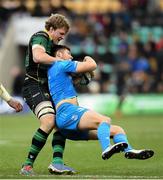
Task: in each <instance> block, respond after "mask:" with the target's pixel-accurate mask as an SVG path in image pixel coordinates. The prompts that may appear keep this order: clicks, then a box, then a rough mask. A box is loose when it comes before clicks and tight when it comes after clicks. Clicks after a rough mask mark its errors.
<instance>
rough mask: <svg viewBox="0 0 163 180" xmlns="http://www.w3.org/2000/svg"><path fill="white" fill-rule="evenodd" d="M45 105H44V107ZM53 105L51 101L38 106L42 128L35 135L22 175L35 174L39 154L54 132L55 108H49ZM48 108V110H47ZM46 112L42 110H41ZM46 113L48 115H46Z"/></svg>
mask: <svg viewBox="0 0 163 180" xmlns="http://www.w3.org/2000/svg"><path fill="white" fill-rule="evenodd" d="M42 104H44V105H42ZM50 105H51V102H50V101H46V102H44V103H40V104H39V105H38V106H37V108H36V109H37V110H40V115H41V116H40V117H39V116H37V117H38V118H39V122H40V127H39V129H37V131H36V132H35V133H34V135H33V137H32V143H31V146H30V148H29V152H28V156H27V158H26V160H25V162H24V164H23V167H22V169H21V171H20V173H21V174H24V175H29V174H32V173H33V170H32V168H33V165H34V162H35V160H36V158H37V156H38V154H39V152H40V151H41V149H42V148H43V147H44V145H45V143H46V141H47V138H48V135H49V134H50V132H51V131H52V129H53V128H54V110H53V107H52V106H51V108H49V107H50ZM46 107H48V108H46ZM42 108H43V109H44V110H41V109H42ZM45 111H46V113H45Z"/></svg>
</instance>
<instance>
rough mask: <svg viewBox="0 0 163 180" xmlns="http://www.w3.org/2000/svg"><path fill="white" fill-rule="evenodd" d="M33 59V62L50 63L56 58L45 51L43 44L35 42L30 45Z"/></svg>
mask: <svg viewBox="0 0 163 180" xmlns="http://www.w3.org/2000/svg"><path fill="white" fill-rule="evenodd" d="M32 53H33V60H34V62H35V63H43V64H52V63H53V62H54V61H56V60H58V59H57V58H55V57H53V56H50V55H48V54H47V53H46V50H45V48H44V47H43V46H41V45H39V44H35V45H33V46H32Z"/></svg>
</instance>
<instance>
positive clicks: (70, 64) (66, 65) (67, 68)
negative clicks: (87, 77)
mask: <svg viewBox="0 0 163 180" xmlns="http://www.w3.org/2000/svg"><path fill="white" fill-rule="evenodd" d="M60 63H61V66H62V70H63V71H64V72H76V67H77V61H70V60H69V61H60Z"/></svg>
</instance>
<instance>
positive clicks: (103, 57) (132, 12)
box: [0, 0, 163, 95]
mask: <svg viewBox="0 0 163 180" xmlns="http://www.w3.org/2000/svg"><path fill="white" fill-rule="evenodd" d="M81 1H82V0H81ZM83 1H84V0H83ZM7 2H8V4H7ZM13 2H14V3H12V1H3V0H1V1H0V32H1V36H0V40H2V38H3V33H5V30H6V28H7V23H6V22H7V21H8V20H9V18H10V17H11V16H13V15H15V14H21V15H25V16H31V17H45V16H49V15H50V14H51V13H61V14H64V15H66V16H67V17H69V19H71V21H72V28H71V31H70V33H69V34H68V36H67V38H66V41H65V42H64V43H65V44H67V45H68V46H70V48H71V50H72V54H73V55H74V59H81V58H83V57H84V56H85V55H86V54H87V55H88V54H89V55H91V56H92V57H93V58H94V59H95V60H96V61H97V63H98V69H97V71H96V72H95V78H94V80H93V81H92V82H91V83H90V84H89V86H88V87H83V88H79V91H80V92H81V93H82V92H91V93H114V94H118V95H121V94H124V93H163V28H162V27H163V10H162V9H161V8H160V7H161V6H160V4H159V3H158V2H161V1H159V0H158V1H155V0H119V1H118V2H119V3H120V9H119V10H118V11H116V12H114V11H113V12H112V11H109V12H104V13H94V12H93V13H91V12H88V13H80V14H79V13H77V12H76V11H75V9H74V10H72V9H70V8H68V7H67V6H66V3H65V2H66V1H63V0H60V1H58V0H56V1H55V0H51V1H45V0H36V1H32V2H35V3H34V6H33V8H28V7H27V6H26V1H25V0H22V1H21V0H19V1H13ZM15 2H17V4H16V3H15ZM0 44H1V43H0Z"/></svg>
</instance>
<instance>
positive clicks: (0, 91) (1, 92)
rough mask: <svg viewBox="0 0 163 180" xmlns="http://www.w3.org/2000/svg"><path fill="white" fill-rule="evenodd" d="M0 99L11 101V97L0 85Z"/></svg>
mask: <svg viewBox="0 0 163 180" xmlns="http://www.w3.org/2000/svg"><path fill="white" fill-rule="evenodd" d="M0 97H1V98H2V99H3V100H5V101H6V102H8V101H10V100H11V96H10V95H9V93H8V92H7V91H6V89H5V88H4V87H3V85H2V84H0Z"/></svg>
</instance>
